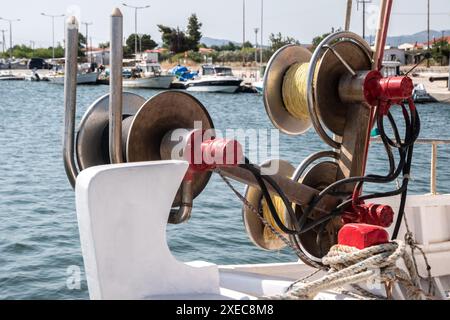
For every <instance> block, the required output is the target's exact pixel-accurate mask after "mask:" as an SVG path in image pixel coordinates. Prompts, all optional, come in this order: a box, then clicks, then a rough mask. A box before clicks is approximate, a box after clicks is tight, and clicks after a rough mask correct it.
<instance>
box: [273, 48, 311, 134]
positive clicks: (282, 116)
mask: <svg viewBox="0 0 450 320" xmlns="http://www.w3.org/2000/svg"><path fill="white" fill-rule="evenodd" d="M311 55H312V54H311V52H310V51H309V50H307V49H305V48H303V47H300V46H296V45H287V46H285V47H283V48H281V49H279V50H278V51H277V52H276V53H275V54H274V55H273V56H272V58H271V59H270V61H269V64H268V66H267V69H266V74H265V77H264V105H265V108H266V112H267V114H268V116H269V118H270V120H271V121H272V123H273V125H274V126H275V127H276V128H278V129H279V130H281V131H282V132H284V133H286V134H290V135H299V134H303V133H305V132H306V131H308V130H309V129H310V128H311V126H312V123H311V120H309V119H308V120H303V121H302V120H299V119H296V118H294V117H293V116H292V115H291V114H290V113H289V112H288V110H287V109H286V106H285V103H284V101H283V93H282V90H283V81H284V77H285V75H286V72H287V71H288V70H289V68H290V67H291V66H292V65H294V64H296V63H308V62H309V60H310V59H311Z"/></svg>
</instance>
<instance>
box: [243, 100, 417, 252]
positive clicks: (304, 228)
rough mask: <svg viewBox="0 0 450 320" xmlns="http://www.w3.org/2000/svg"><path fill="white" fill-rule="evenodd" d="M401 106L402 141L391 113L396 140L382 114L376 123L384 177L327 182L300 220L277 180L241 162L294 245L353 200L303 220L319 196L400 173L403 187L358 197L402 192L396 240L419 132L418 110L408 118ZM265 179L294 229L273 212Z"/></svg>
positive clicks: (336, 215) (389, 180)
mask: <svg viewBox="0 0 450 320" xmlns="http://www.w3.org/2000/svg"><path fill="white" fill-rule="evenodd" d="M402 108H403V116H404V120H405V126H406V133H405V140H404V142H402V141H401V138H400V134H399V131H398V127H397V125H396V123H395V120H394V118H393V117H392V114H391V113H388V116H387V117H388V119H389V122H390V124H391V126H392V129H393V132H394V136H395V140H396V142H393V141H392V140H391V139H390V138H389V137H388V136H387V135H386V133H385V131H384V126H383V121H382V120H383V119H382V118H383V117H382V116H379V117H378V125H379V128H380V133H381V135H380V136H381V138H382V141H383V144H384V146H385V149H386V152H387V154H388V160H389V163H390V170H389V174H388V175H387V176H385V177H383V176H377V175H368V176H366V177H353V178H348V179H343V180H341V181H337V182H336V183H335V184H333V185H330V186H329V187H328V188H327V189H324V190H323V191H322V192H321V193H320V194H319V195H318V196H317V197H316V198H315V199H314V201H313V202H312V204H311V205H310V206H308V208H307V209H306V210H305V212H304V213H303V215H302V216H301V218H300V220H298V219H297V217H296V214H295V212H294V211H293V209H292V206H291V204H290V202H289V199H288V198H287V197H286V195H285V194H284V192H283V190H281V188H280V187H279V186H278V185H277V183H276V182H275V181H274V180H273V179H272V178H271V177H270V176H264V175H262V174H261V171H260V170H259V169H258V168H257V167H255V166H253V165H252V164H251V163H250V161H249V160H248V159H247V158H246V159H245V163H246V164H245V165H241V167H242V168H244V169H247V170H249V171H250V172H251V173H252V174H253V175H254V176H255V179H256V180H257V182H258V184H259V185H260V187H261V191H262V193H263V196H264V198H265V199H266V202H267V205H268V207H269V210H270V212H271V215H272V216H273V218H274V221H275V223H276V224H277V225H278V227H279V228H280V230H282V231H283V232H285V233H286V234H288V235H290V236H291V238H292V239H293V240H294V242H295V244H296V245H297V247H299V243H298V241H297V236H299V235H301V234H304V233H306V232H308V231H310V230H312V229H314V228H316V227H317V226H320V225H322V224H324V223H326V222H328V221H329V220H331V219H333V218H335V217H338V216H340V215H341V214H342V212H343V210H344V209H345V207H347V206H348V205H350V204H351V203H352V201H353V200H352V199H350V200H347V201H345V202H343V203H341V204H340V205H339V206H338V207H337V208H336V209H335V210H333V212H331V213H329V214H328V215H325V216H323V217H321V218H319V219H317V220H315V221H313V222H311V223H309V224H307V223H306V220H307V218H308V216H309V213H310V212H311V211H312V209H313V208H314V206H315V205H316V204H317V203H318V202H319V201H320V200H321V199H322V197H323V196H325V195H326V194H328V193H330V192H331V191H332V190H333V189H334V188H336V187H337V186H339V185H341V184H345V183H355V182H357V183H360V184H362V183H364V182H368V183H389V182H392V181H394V180H395V179H397V178H398V176H399V175H400V174H401V173H402V172H403V175H404V177H405V178H404V180H403V184H402V186H401V187H400V188H399V189H398V190H395V191H390V192H383V193H373V194H369V195H365V196H361V197H360V198H359V199H360V200H361V201H366V200H369V199H375V198H384V197H392V196H396V195H399V194H401V195H402V200H401V203H400V212H399V215H398V219H397V222H396V226H395V229H394V233H393V239H395V238H396V237H397V235H398V231H399V229H400V226H401V221H402V218H403V215H404V208H405V206H406V196H407V190H408V182H409V174H410V171H411V164H412V156H413V145H414V143H415V141H416V140H417V138H418V136H419V133H420V117H419V114H418V112H417V110H411V108H410V111H411V118H410V117H409V113H408V112H407V110H406V108H405V106H403V105H402ZM391 147H394V148H397V149H398V150H399V154H400V161H399V165H398V167H397V169H396V170H394V169H395V168H394V167H395V164H394V165H393V163H394V161H395V160H393V155H392V151H391ZM264 181H266V182H267V183H268V184H269V185H271V186H272V188H273V189H274V190H275V191H276V193H277V194H278V195H279V196H280V198H281V199H282V201H283V203H284V205H285V206H286V208H287V211H288V213H289V216H290V219H291V221H292V223H293V225H294V227H295V228H296V230H291V229H289V228H288V227H287V226H285V225H284V224H283V222H282V221H281V220H280V218H279V215H278V213H277V211H276V208H275V206H274V204H273V201H272V198H271V196H270V193H269V191H268V190H267V186H266V184H265V182H264ZM318 236H319V235H318ZM316 241H319V242H320V239H317V240H316ZM299 248H300V247H299Z"/></svg>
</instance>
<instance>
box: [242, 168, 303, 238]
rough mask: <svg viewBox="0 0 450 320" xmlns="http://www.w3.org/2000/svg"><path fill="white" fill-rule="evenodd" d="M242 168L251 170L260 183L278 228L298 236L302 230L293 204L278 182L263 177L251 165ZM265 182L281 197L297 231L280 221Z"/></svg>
mask: <svg viewBox="0 0 450 320" xmlns="http://www.w3.org/2000/svg"><path fill="white" fill-rule="evenodd" d="M241 167H242V168H244V169H247V170H249V171H250V172H251V173H252V174H253V176H254V177H255V179H256V181H257V182H258V185H259V186H260V188H261V191H262V193H263V197H264V198H265V199H266V202H267V205H268V207H269V210H270V212H271V215H272V216H273V219H274V220H275V223H276V224H277V225H278V227H279V228H280V229H281V230H282V231H283V232H284V233H286V234H297V233H298V231H299V230H300V228H299V226H298V224H297V219H296V216H295V212H294V210H293V209H292V206H291V203H290V202H289V199H288V198H287V196H286V195H285V193H284V192H283V191H282V190H281V188H280V187H279V186H278V185H277V184H276V182H275V181H274V180H273V179H271V178H270V177H268V176H263V175H262V174H261V172H260V171H259V170H258V168H256V167H255V166H253V165H251V164H245V165H241ZM264 180H266V182H267V183H269V184H270V185H271V186H272V188H273V189H274V190H275V191H276V193H277V194H278V195H279V196H280V198H281V199H282V201H283V203H284V205H285V206H286V208H287V210H288V213H289V216H290V219H291V220H292V222H293V225H294V227H296V228H297V230H291V229H289V228H288V227H286V226H285V225H284V224H283V222H282V221H281V220H280V217H279V215H278V213H277V211H276V208H275V206H274V204H273V201H272V198H271V196H270V193H269V191H268V190H267V187H266V184H265V183H264Z"/></svg>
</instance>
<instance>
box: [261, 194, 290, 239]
mask: <svg viewBox="0 0 450 320" xmlns="http://www.w3.org/2000/svg"><path fill="white" fill-rule="evenodd" d="M271 198H272V202H273V205H274V207H275V209H276V211H277V213H278V217H279V218H280V220H281V222H283V224H284V225H286V206H285V205H284V202H283V199H281V198H280V197H278V196H272V197H271ZM261 205H262V211H263V217H264V219H265V220H266V221H267V222H268V223H269V224H270V225H271V226H272V227H274V228H275V230H276V231H278V232H279V233H281V234H283V235H284V232H283V231H282V230H281V229H280V227H278V225H277V223H276V222H275V219H274V218H273V216H272V213H271V212H270V209H269V206H268V205H267V201H266V200H265V199H263V200H262V201H261ZM264 239H265V240H266V241H275V240H278V237H277V235H275V234H274V233H273V232H272V230H270V228H268V227H267V226H265V227H264Z"/></svg>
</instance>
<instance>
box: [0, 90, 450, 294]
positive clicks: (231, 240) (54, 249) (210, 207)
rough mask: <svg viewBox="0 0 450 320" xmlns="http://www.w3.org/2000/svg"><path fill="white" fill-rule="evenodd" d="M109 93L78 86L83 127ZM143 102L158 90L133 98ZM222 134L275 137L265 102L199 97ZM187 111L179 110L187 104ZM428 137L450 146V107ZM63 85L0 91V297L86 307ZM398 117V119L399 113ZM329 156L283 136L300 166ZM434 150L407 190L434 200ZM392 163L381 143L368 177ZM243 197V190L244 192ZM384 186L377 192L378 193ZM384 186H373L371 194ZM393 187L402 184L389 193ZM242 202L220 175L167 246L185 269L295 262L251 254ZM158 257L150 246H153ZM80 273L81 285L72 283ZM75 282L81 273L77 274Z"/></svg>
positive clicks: (446, 177)
mask: <svg viewBox="0 0 450 320" xmlns="http://www.w3.org/2000/svg"><path fill="white" fill-rule="evenodd" d="M107 92H108V87H107V86H80V87H78V98H77V99H78V100H77V101H78V106H79V110H78V114H77V117H78V121H79V120H80V118H81V116H82V115H83V113H84V111H85V110H86V109H87V107H88V106H89V105H90V104H91V103H92V102H93V101H95V100H96V99H97V98H98V97H100V96H102V95H103V94H105V93H107ZM132 92H135V93H137V94H140V95H142V96H143V97H145V98H149V97H151V96H152V95H154V94H156V93H157V91H152V90H132ZM195 96H196V97H197V98H198V99H199V100H200V101H201V102H202V103H203V104H204V105H205V106H206V107H207V109H208V111H209V112H210V114H211V116H212V118H213V121H214V123H215V125H216V127H217V128H218V129H223V130H225V129H227V128H231V129H249V128H251V129H256V130H258V129H272V128H273V127H272V125H271V123H270V121H269V119H268V117H267V115H266V113H265V110H264V105H263V100H262V97H261V96H259V95H254V94H235V95H224V94H196V95H195ZM180 107H182V106H180ZM418 108H419V112H420V115H421V120H422V134H421V137H422V138H439V139H450V130H448V120H449V119H450V106H449V105H441V104H429V105H419V106H418ZM63 111H64V110H63V87H62V86H58V85H52V84H49V83H29V82H8V81H4V82H2V83H1V84H0V299H2V300H3V299H87V298H88V297H89V296H88V289H87V283H86V280H85V275H84V268H83V260H82V256H81V249H80V242H79V234H78V226H77V220H76V212H75V195H74V192H73V190H72V188H71V187H70V184H69V182H68V181H67V178H66V175H65V171H64V167H63V161H62V132H63V114H64V112H63ZM395 114H396V116H397V117H398V116H399V115H400V113H399V112H398V110H396V111H395ZM327 149H329V148H328V147H327V146H325V145H324V144H323V143H322V142H321V140H320V139H319V138H318V136H317V135H316V133H315V132H314V130H310V131H309V132H308V133H307V134H305V135H303V136H299V137H288V136H285V135H280V156H281V158H283V159H286V160H289V161H290V162H291V163H292V164H293V165H294V166H297V165H298V164H299V163H300V162H301V161H302V160H303V159H304V158H305V157H307V156H308V155H309V154H311V153H313V152H316V151H321V150H327ZM438 149H439V153H438V155H439V158H438V159H439V162H438V182H437V183H438V192H440V193H450V170H449V169H448V168H449V166H448V163H449V161H450V150H449V149H450V146H439V147H438ZM430 150H431V146H428V145H419V146H417V147H416V150H415V158H414V159H415V160H414V166H413V172H412V179H413V181H412V183H411V187H410V191H411V193H412V194H424V193H428V192H429V177H430V157H431V154H430ZM386 171H387V161H386V156H385V153H384V152H383V149H382V146H381V145H374V146H373V147H372V149H371V155H370V159H369V167H368V172H369V173H377V174H384V173H385V172H386ZM237 186H238V188H239V190H241V191H243V190H244V187H243V186H242V185H237ZM377 188H378V189H377ZM379 188H380V187H371V186H368V187H367V190H368V191H370V190H379ZM382 188H383V189H386V190H392V189H395V185H389V186H383V187H382ZM241 207H242V204H241V202H240V201H239V200H238V199H237V198H236V196H235V195H234V194H233V193H232V192H231V191H230V190H229V189H228V188H227V186H226V185H225V184H224V183H223V181H221V180H220V178H218V177H217V176H214V177H213V178H212V180H211V182H210V184H209V185H208V187H207V188H206V190H205V192H203V193H202V194H201V196H200V197H199V198H198V199H196V201H195V203H194V211H193V218H192V220H191V221H190V222H189V223H187V224H184V225H181V226H175V227H174V226H169V228H168V238H169V245H170V248H171V250H172V252H173V254H174V255H175V256H176V257H177V258H178V259H180V260H182V261H194V260H203V261H205V260H206V261H211V262H214V263H217V264H246V263H268V262H287V261H295V260H296V258H295V256H294V255H293V254H292V253H291V251H290V250H289V249H286V250H283V251H280V252H265V251H262V250H260V249H258V248H256V247H254V246H253V244H252V243H251V242H250V241H249V239H248V238H247V236H246V233H245V229H244V226H243V222H242V213H241ZM149 250H151V248H149ZM74 270H75V271H76V270H79V271H80V272H81V273H80V275H81V285H80V286H79V287H77V286H71V285H68V284H70V283H71V281H72V280H73V279H72V277H73V276H74ZM75 274H76V272H75Z"/></svg>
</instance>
